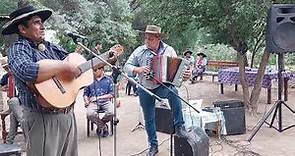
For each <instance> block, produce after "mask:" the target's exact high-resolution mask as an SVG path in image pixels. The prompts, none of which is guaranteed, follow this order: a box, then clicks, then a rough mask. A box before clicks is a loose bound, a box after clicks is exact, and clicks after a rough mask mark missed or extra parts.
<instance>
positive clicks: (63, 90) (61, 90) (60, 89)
mask: <svg viewBox="0 0 295 156" xmlns="http://www.w3.org/2000/svg"><path fill="white" fill-rule="evenodd" d="M52 79H53V81H54V83H55V84H56V86H57V87H58V89H59V91H60V92H61V93H63V94H64V93H66V90H65V88H64V87H63V86H62V84H61V83H60V82H59V80H58V79H57V78H56V77H55V76H54V77H52Z"/></svg>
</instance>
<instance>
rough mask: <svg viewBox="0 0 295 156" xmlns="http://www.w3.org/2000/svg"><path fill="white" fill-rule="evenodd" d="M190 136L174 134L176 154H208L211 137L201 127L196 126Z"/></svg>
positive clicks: (201, 155) (177, 155) (206, 155)
mask: <svg viewBox="0 0 295 156" xmlns="http://www.w3.org/2000/svg"><path fill="white" fill-rule="evenodd" d="M188 136H189V137H188V138H181V137H178V136H176V135H174V155H175V156H208V155H209V137H208V136H207V135H206V133H205V132H204V130H203V129H202V128H200V127H194V128H193V129H192V130H191V131H190V132H189V133H188Z"/></svg>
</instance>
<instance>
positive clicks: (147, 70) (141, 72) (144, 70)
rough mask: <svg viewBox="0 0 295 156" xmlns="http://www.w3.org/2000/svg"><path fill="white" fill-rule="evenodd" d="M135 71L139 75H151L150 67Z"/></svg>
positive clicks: (138, 68)
mask: <svg viewBox="0 0 295 156" xmlns="http://www.w3.org/2000/svg"><path fill="white" fill-rule="evenodd" d="M134 71H135V73H137V74H143V73H146V74H148V73H150V68H149V67H148V66H142V67H135V68H134Z"/></svg>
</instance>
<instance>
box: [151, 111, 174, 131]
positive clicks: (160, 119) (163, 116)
mask: <svg viewBox="0 0 295 156" xmlns="http://www.w3.org/2000/svg"><path fill="white" fill-rule="evenodd" d="M155 109H156V110H155V115H156V130H157V131H159V132H162V133H166V134H171V133H173V132H174V126H173V116H172V113H171V109H169V108H168V107H166V106H156V108H155Z"/></svg>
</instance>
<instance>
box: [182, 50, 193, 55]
mask: <svg viewBox="0 0 295 156" xmlns="http://www.w3.org/2000/svg"><path fill="white" fill-rule="evenodd" d="M187 53H189V54H193V52H192V51H190V50H186V51H185V52H184V53H183V55H186V54H187Z"/></svg>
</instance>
